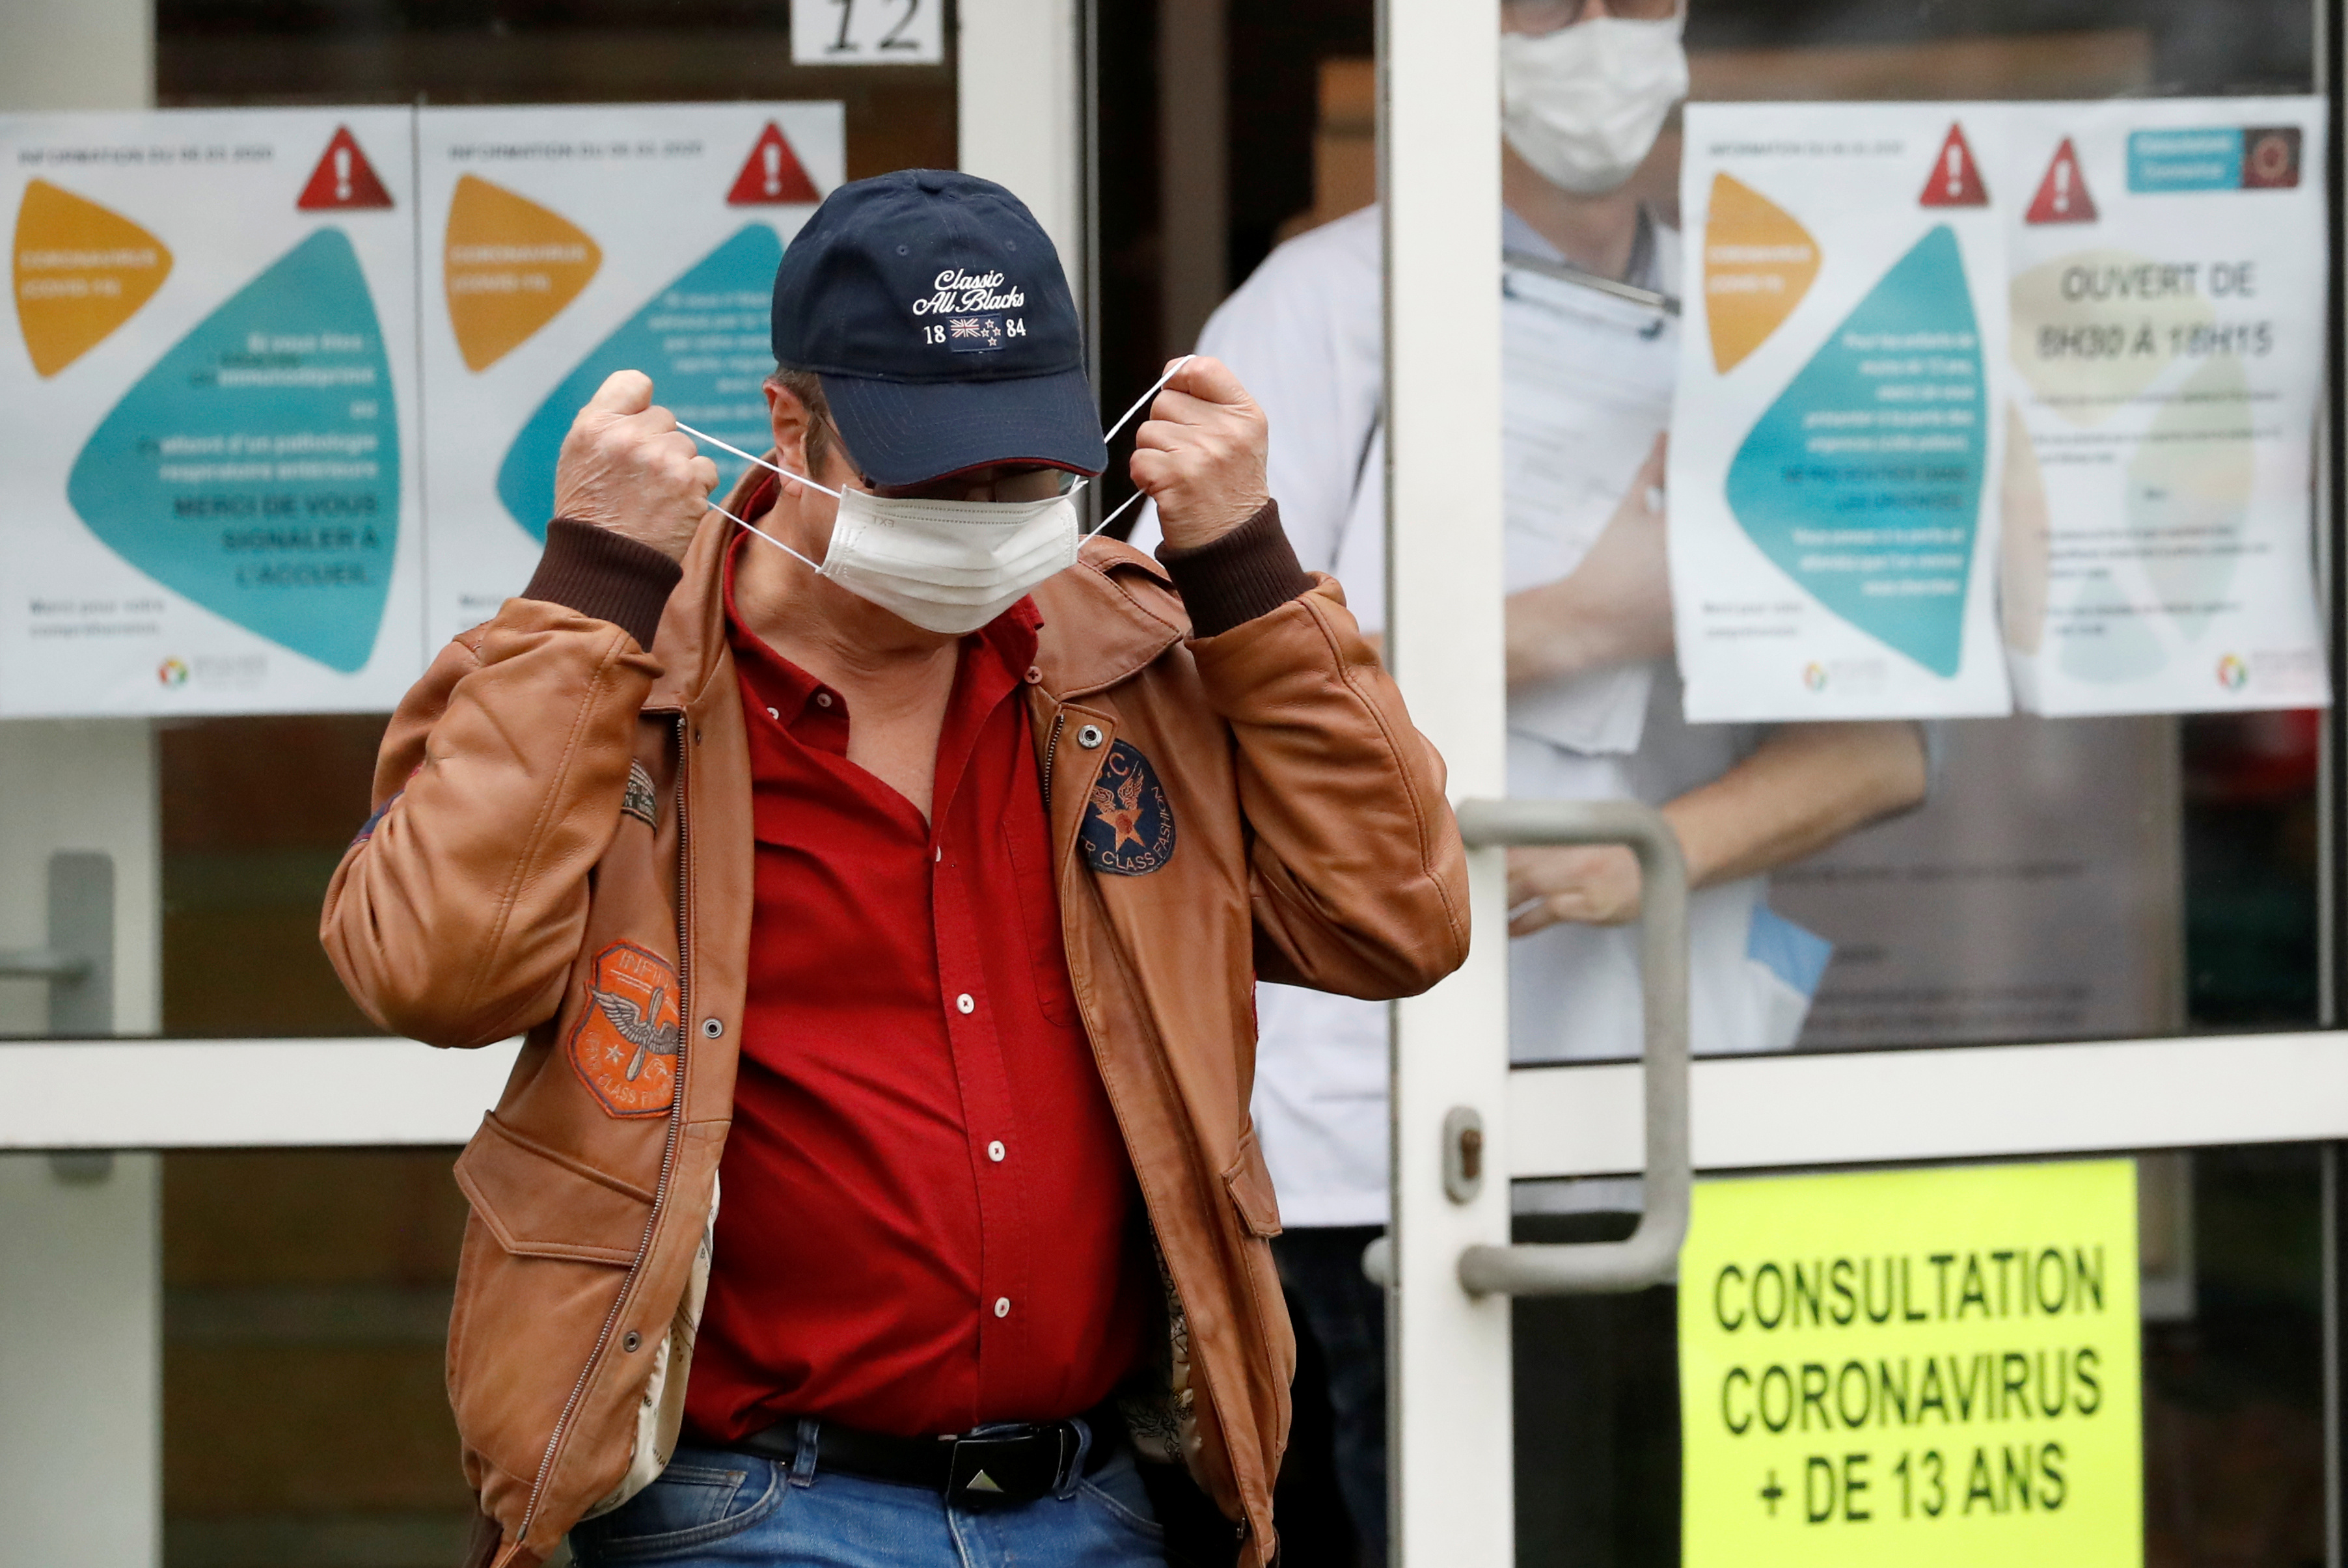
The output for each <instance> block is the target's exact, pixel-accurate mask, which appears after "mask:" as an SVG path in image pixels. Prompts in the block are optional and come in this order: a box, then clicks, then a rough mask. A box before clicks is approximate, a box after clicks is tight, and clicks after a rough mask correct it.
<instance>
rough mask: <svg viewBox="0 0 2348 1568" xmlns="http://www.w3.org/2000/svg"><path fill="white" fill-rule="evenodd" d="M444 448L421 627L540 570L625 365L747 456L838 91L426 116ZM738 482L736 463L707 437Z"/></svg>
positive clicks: (837, 161)
mask: <svg viewBox="0 0 2348 1568" xmlns="http://www.w3.org/2000/svg"><path fill="white" fill-rule="evenodd" d="M845 146H846V144H845V122H844V119H843V117H842V113H841V109H840V106H839V105H838V104H837V103H798V104H793V103H768V104H758V103H746V104H723V105H702V104H695V105H643V106H631V107H627V108H613V107H582V108H489V109H425V110H423V111H421V112H420V113H419V114H418V115H417V168H418V171H419V173H418V182H419V185H420V197H419V200H420V204H421V226H422V231H423V237H422V242H421V245H420V247H419V249H420V251H421V252H422V256H423V268H424V279H423V290H422V293H423V325H422V338H423V364H424V382H425V387H426V393H427V402H426V405H427V415H426V416H427V440H428V441H429V443H430V446H431V451H432V461H431V464H430V467H429V474H428V484H429V487H430V491H429V496H428V502H427V515H428V517H429V518H430V523H429V528H430V535H431V537H430V544H431V551H430V566H429V589H428V600H427V605H428V608H427V617H426V619H427V629H428V631H429V635H430V637H431V639H432V641H433V642H434V643H435V644H436V645H437V644H438V642H439V641H442V640H445V639H446V638H448V637H449V636H451V635H453V634H455V633H456V632H458V631H460V630H463V629H465V628H466V627H469V626H472V625H474V624H476V623H478V622H479V621H482V620H487V619H488V618H489V617H490V616H492V615H494V614H496V613H497V610H498V606H499V604H500V603H502V602H503V601H504V600H506V599H507V598H508V597H510V596H511V595H513V594H515V593H518V592H520V590H521V589H522V587H523V586H524V585H525V584H526V583H527V582H528V581H529V579H530V571H531V569H532V568H533V567H535V566H536V564H537V561H538V557H539V552H540V549H541V547H542V545H543V544H544V541H545V537H546V526H547V523H548V521H549V519H550V518H551V516H552V512H553V507H554V467H555V458H556V456H557V454H558V453H559V452H560V450H561V445H562V437H563V436H564V434H565V432H567V431H568V430H569V429H570V427H571V422H572V416H573V415H576V414H577V412H578V410H579V408H580V405H582V404H584V403H585V402H586V401H587V399H588V398H589V397H590V396H591V395H593V393H594V391H595V389H596V387H597V386H598V385H600V384H602V381H603V379H604V377H606V376H607V375H609V374H611V373H612V372H613V371H615V370H622V369H635V370H641V371H643V372H644V373H645V374H647V375H649V376H651V377H652V380H653V389H654V390H653V395H654V398H655V399H656V400H657V401H658V402H659V403H660V404H661V405H663V406H664V407H666V408H668V409H669V410H670V411H671V412H672V413H674V414H675V415H676V416H677V418H679V419H680V420H682V421H684V422H685V423H686V424H688V425H695V426H696V427H697V428H699V429H702V430H705V431H707V432H708V433H709V434H711V435H714V436H718V437H720V438H721V439H723V440H725V441H727V442H730V443H731V444H733V445H734V446H739V447H741V448H743V449H744V450H746V451H750V452H758V451H763V450H764V449H765V448H766V447H767V445H768V444H769V436H767V410H766V403H765V399H764V396H763V395H762V394H761V391H760V385H761V383H762V382H763V381H764V379H765V377H766V374H767V372H768V371H769V370H771V369H772V368H773V366H774V355H773V353H772V351H771V349H770V348H769V347H768V334H767V320H768V309H769V303H770V301H771V299H772V295H773V290H774V279H775V267H776V264H777V263H778V261H781V259H782V253H783V247H784V246H785V245H786V244H788V242H789V241H790V239H791V236H792V235H794V234H796V233H797V232H798V229H799V226H800V225H801V224H802V223H804V222H806V221H807V220H808V216H809V215H810V214H811V213H813V212H814V210H815V208H816V204H817V203H818V202H819V201H821V200H823V197H824V195H825V194H826V193H827V192H829V190H832V189H833V188H834V187H836V186H838V185H839V183H840V182H841V181H842V180H843V179H845V178H846V150H845ZM709 456H712V457H714V458H715V459H716V462H717V465H718V468H719V471H720V473H721V474H723V475H724V476H725V477H726V480H727V482H729V483H730V482H731V480H732V479H733V478H734V477H736V476H737V475H738V474H739V473H740V472H741V470H742V467H743V465H742V463H741V462H740V461H739V460H738V459H736V458H732V457H729V456H726V454H725V453H724V452H721V451H717V450H716V449H714V448H713V449H711V450H710V451H709Z"/></svg>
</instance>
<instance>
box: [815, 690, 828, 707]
mask: <svg viewBox="0 0 2348 1568" xmlns="http://www.w3.org/2000/svg"><path fill="white" fill-rule="evenodd" d="M815 705H816V706H817V707H819V708H829V707H830V706H831V693H830V692H817V693H816V694H815Z"/></svg>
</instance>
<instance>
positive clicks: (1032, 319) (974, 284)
mask: <svg viewBox="0 0 2348 1568" xmlns="http://www.w3.org/2000/svg"><path fill="white" fill-rule="evenodd" d="M774 334H775V361H776V363H777V364H780V365H782V366H783V367H784V368H786V369H789V370H805V371H813V372H815V373H816V374H818V375H819V376H821V377H822V379H823V390H824V395H825V397H826V398H828V399H829V402H830V404H831V414H832V420H833V423H835V424H836V425H839V434H840V437H841V439H843V440H844V441H846V442H847V444H848V451H849V455H850V456H852V457H853V458H854V459H855V460H856V464H857V466H858V467H860V469H862V470H863V472H864V476H865V477H866V478H868V479H870V481H872V482H873V483H874V484H877V485H918V484H921V483H922V482H923V481H924V480H929V479H934V478H937V477H940V476H942V475H946V474H957V473H960V472H962V471H963V470H964V469H968V468H977V467H982V466H985V465H987V464H990V463H1043V464H1048V465H1050V466H1053V467H1056V468H1066V469H1069V470H1071V471H1073V472H1076V473H1079V474H1097V473H1099V472H1100V471H1101V470H1102V469H1103V468H1105V467H1107V466H1108V449H1107V446H1106V445H1105V444H1104V443H1103V442H1102V440H1101V429H1100V411H1099V409H1098V407H1097V405H1095V404H1094V401H1093V391H1092V384H1091V382H1090V380H1089V379H1088V378H1087V377H1086V374H1085V343H1084V332H1083V329H1082V327H1081V326H1080V325H1079V323H1078V322H1077V320H1076V302H1075V301H1074V300H1073V299H1071V298H1070V297H1069V294H1068V280H1067V278H1066V275H1065V274H1063V273H1062V272H1061V271H1060V258H1059V253H1058V252H1057V251H1055V250H1053V248H1052V241H1051V240H1050V238H1049V237H1048V236H1047V235H1045V232H1044V231H1043V229H1042V228H1041V227H1040V226H1038V225H1037V223H1036V221H1035V215H1034V214H1033V213H1031V212H1029V211H1028V210H1027V208H1026V205H1025V203H1024V202H1022V201H1021V200H1019V199H1018V198H1017V197H1016V196H1014V195H1012V194H1011V192H1009V191H1008V190H1004V188H1003V187H1002V186H1000V185H997V184H995V183H994V181H993V180H991V179H978V178H977V177H976V176H974V175H969V174H959V173H955V172H953V171H952V170H948V169H903V170H901V171H899V172H897V173H894V174H883V175H880V176H878V177H876V178H874V179H859V180H855V181H853V182H851V183H850V184H847V185H843V186H841V187H839V189H838V190H834V191H833V192H832V193H831V195H830V196H829V197H828V198H826V199H825V200H824V203H823V205H822V206H820V207H819V208H817V209H816V211H815V216H814V217H812V218H810V219H808V222H807V227H805V228H804V229H801V230H800V231H798V236H797V237H796V238H795V239H793V240H792V241H791V242H790V245H789V247H788V249H787V250H785V251H784V252H783V264H782V265H781V266H780V267H778V268H777V269H776V271H775V314H774Z"/></svg>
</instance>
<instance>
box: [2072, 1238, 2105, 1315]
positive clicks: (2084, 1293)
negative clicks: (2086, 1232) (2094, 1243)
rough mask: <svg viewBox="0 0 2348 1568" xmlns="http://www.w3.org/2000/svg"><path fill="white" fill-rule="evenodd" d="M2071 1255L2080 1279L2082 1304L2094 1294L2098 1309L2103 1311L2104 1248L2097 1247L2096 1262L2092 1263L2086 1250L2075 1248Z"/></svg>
mask: <svg viewBox="0 0 2348 1568" xmlns="http://www.w3.org/2000/svg"><path fill="white" fill-rule="evenodd" d="M2071 1256H2072V1259H2073V1261H2074V1263H2075V1276H2076V1278H2077V1280H2078V1289H2077V1295H2078V1297H2079V1301H2080V1304H2081V1305H2082V1306H2084V1305H2085V1303H2086V1300H2087V1298H2088V1297H2089V1296H2094V1297H2095V1300H2096V1311H2098V1312H2101V1311H2102V1310H2103V1309H2104V1249H2103V1248H2102V1247H2101V1246H2098V1247H2096V1257H2095V1262H2093V1263H2092V1264H2091V1263H2089V1262H2088V1261H2087V1255H2086V1254H2085V1252H2081V1251H2077V1250H2074V1251H2073V1252H2072V1254H2071Z"/></svg>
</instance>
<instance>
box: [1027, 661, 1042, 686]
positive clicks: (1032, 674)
mask: <svg viewBox="0 0 2348 1568" xmlns="http://www.w3.org/2000/svg"><path fill="white" fill-rule="evenodd" d="M1043 683H1044V672H1043V671H1041V670H1038V669H1036V668H1035V666H1034V665H1032V664H1031V665H1029V666H1028V667H1027V684H1029V685H1030V686H1040V685H1042V684H1043Z"/></svg>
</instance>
